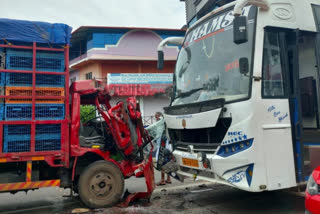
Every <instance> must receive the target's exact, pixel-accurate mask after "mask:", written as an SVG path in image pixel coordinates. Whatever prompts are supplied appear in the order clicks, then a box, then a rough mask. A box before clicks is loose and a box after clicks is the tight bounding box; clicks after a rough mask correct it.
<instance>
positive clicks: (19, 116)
mask: <svg viewBox="0 0 320 214" xmlns="http://www.w3.org/2000/svg"><path fill="white" fill-rule="evenodd" d="M4 118H5V120H31V119H32V104H5V114H4ZM35 118H36V120H62V119H64V104H36V108H35Z"/></svg>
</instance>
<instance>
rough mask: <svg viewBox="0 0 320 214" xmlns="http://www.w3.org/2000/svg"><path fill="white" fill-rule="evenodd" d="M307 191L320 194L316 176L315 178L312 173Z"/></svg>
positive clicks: (311, 193)
mask: <svg viewBox="0 0 320 214" xmlns="http://www.w3.org/2000/svg"><path fill="white" fill-rule="evenodd" d="M307 192H308V193H309V194H310V195H317V194H319V189H318V184H317V183H316V181H315V180H314V178H313V176H312V175H310V177H309V180H308V184H307Z"/></svg>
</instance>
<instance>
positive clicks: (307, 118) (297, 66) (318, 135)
mask: <svg viewBox="0 0 320 214" xmlns="http://www.w3.org/2000/svg"><path fill="white" fill-rule="evenodd" d="M314 9H315V16H317V15H316V14H317V13H316V10H318V21H319V24H320V7H318V8H314ZM316 20H317V19H316ZM281 41H282V42H283V45H284V46H285V47H286V51H287V56H286V57H287V62H288V64H287V88H288V92H289V93H288V94H289V102H290V116H291V121H292V136H293V146H294V151H295V164H296V172H297V182H298V183H301V182H305V181H307V180H308V178H309V176H310V174H311V172H312V170H313V169H315V168H316V167H317V166H319V165H320V122H319V118H320V109H319V104H320V75H319V73H320V72H319V67H320V57H319V56H320V49H319V48H320V33H318V34H317V33H312V32H305V31H298V30H297V31H295V32H286V33H283V34H282V39H281Z"/></svg>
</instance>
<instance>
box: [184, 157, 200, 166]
mask: <svg viewBox="0 0 320 214" xmlns="http://www.w3.org/2000/svg"><path fill="white" fill-rule="evenodd" d="M182 164H183V165H185V166H192V167H199V162H198V160H194V159H189V158H182Z"/></svg>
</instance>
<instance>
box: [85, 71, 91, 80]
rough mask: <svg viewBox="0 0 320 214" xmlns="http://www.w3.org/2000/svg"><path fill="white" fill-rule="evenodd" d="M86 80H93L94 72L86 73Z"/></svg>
mask: <svg viewBox="0 0 320 214" xmlns="http://www.w3.org/2000/svg"><path fill="white" fill-rule="evenodd" d="M86 80H92V72H90V73H86Z"/></svg>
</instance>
